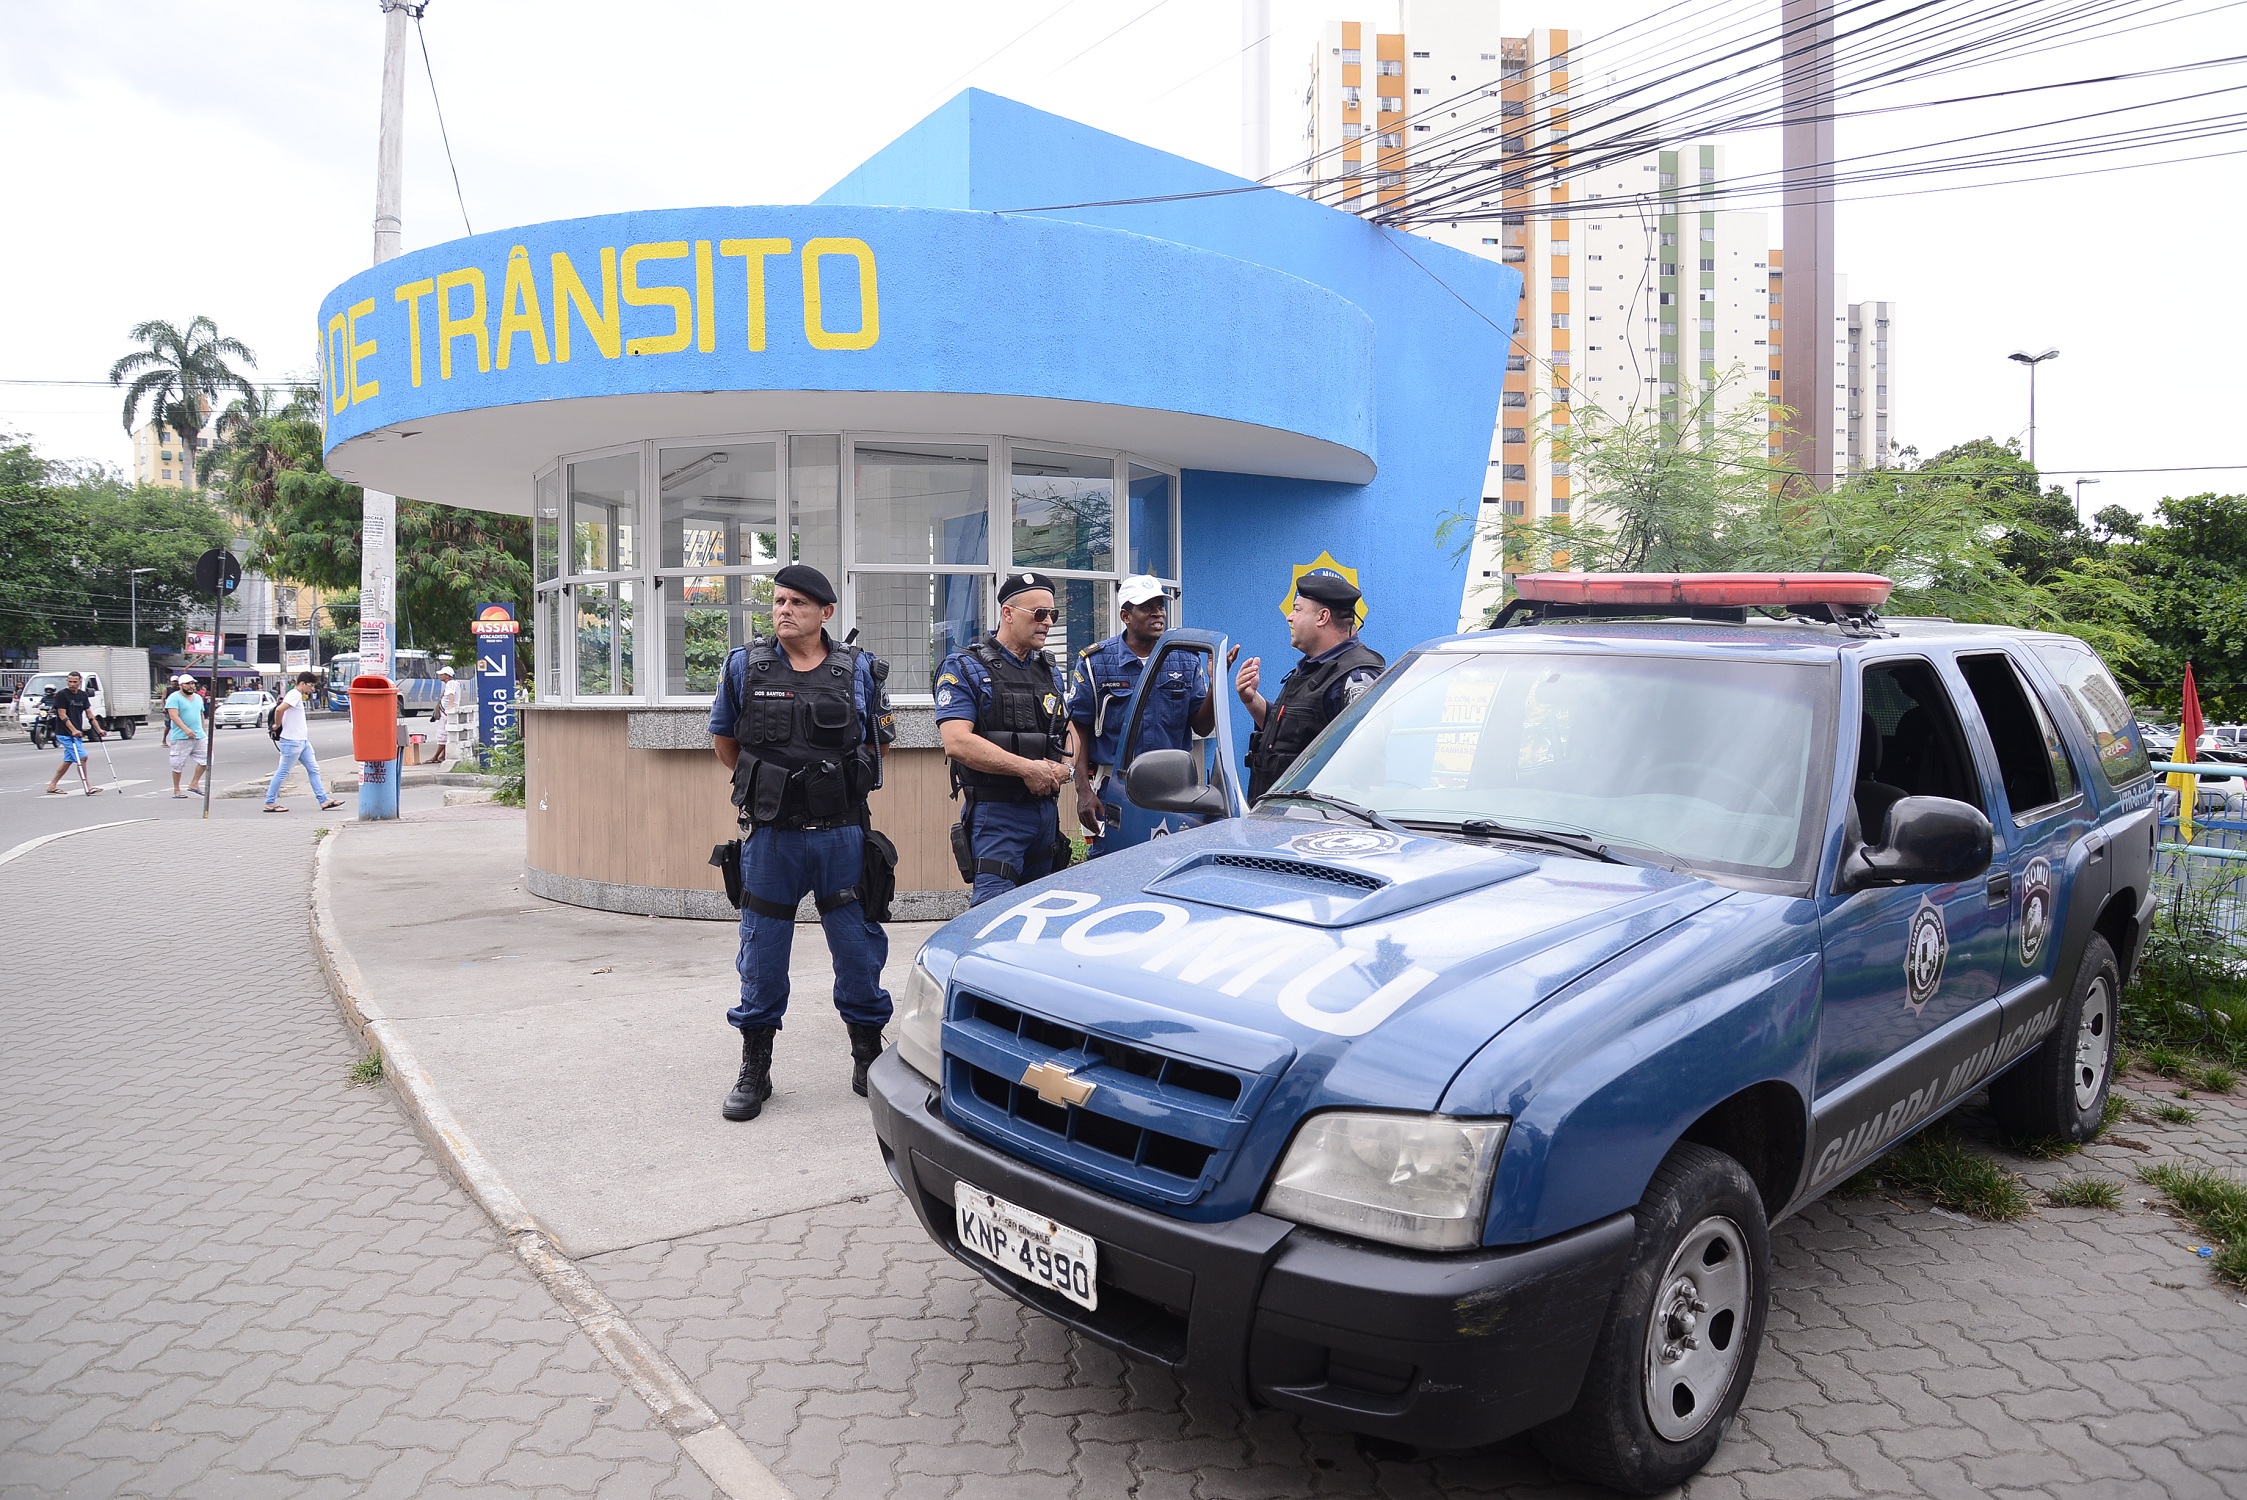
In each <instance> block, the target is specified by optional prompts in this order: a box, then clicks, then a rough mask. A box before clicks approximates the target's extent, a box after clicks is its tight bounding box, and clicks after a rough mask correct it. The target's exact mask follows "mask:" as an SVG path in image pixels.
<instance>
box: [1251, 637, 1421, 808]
mask: <svg viewBox="0 0 2247 1500" xmlns="http://www.w3.org/2000/svg"><path fill="white" fill-rule="evenodd" d="M1388 664H1389V663H1388V661H1387V659H1386V658H1384V657H1383V656H1382V655H1381V653H1380V652H1378V651H1376V650H1374V649H1373V648H1372V647H1371V646H1368V645H1366V644H1365V643H1364V642H1363V641H1358V640H1352V641H1351V642H1350V644H1349V647H1348V649H1346V650H1344V651H1342V652H1341V653H1340V654H1339V655H1337V656H1335V657H1333V658H1332V659H1331V660H1328V661H1322V662H1320V663H1319V664H1318V665H1317V666H1315V667H1313V666H1307V665H1305V664H1304V663H1301V662H1298V663H1296V666H1295V670H1294V671H1292V672H1289V673H1288V674H1287V677H1286V679H1285V680H1284V681H1282V682H1281V683H1280V695H1279V698H1278V699H1277V700H1276V701H1275V702H1274V703H1273V704H1272V707H1271V710H1270V711H1269V712H1268V713H1266V714H1265V716H1264V727H1263V728H1262V729H1259V730H1257V731H1256V732H1255V733H1254V734H1252V735H1250V736H1249V740H1248V756H1247V761H1248V800H1249V801H1251V802H1254V801H1255V800H1256V799H1257V798H1259V797H1261V796H1263V795H1264V794H1265V793H1266V792H1268V791H1270V790H1271V789H1272V784H1273V783H1274V782H1276V781H1278V780H1279V779H1280V778H1281V777H1282V776H1284V775H1286V774H1287V768H1288V767H1289V766H1292V765H1294V764H1295V757H1296V756H1298V755H1301V754H1302V753H1303V750H1304V747H1306V746H1307V745H1309V744H1310V743H1311V741H1313V740H1315V739H1317V738H1318V734H1319V731H1320V730H1322V729H1324V728H1326V726H1327V724H1328V722H1329V720H1330V719H1331V718H1332V715H1330V714H1328V713H1327V711H1326V691H1327V689H1328V688H1330V687H1332V686H1333V685H1334V684H1335V683H1336V682H1338V681H1340V680H1341V679H1342V678H1344V677H1347V676H1349V675H1350V674H1351V673H1352V672H1356V671H1359V670H1361V669H1363V668H1366V667H1372V668H1374V669H1376V670H1380V669H1383V668H1386V667H1387V666H1388Z"/></svg>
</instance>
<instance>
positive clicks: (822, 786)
mask: <svg viewBox="0 0 2247 1500" xmlns="http://www.w3.org/2000/svg"><path fill="white" fill-rule="evenodd" d="M857 682H858V648H857V647H856V646H838V645H836V644H834V643H833V642H831V641H830V642H829V643H828V648H827V659H826V660H825V661H822V662H821V663H820V664H819V665H818V666H816V667H813V668H812V669H811V670H810V671H808V672H799V671H797V670H796V668H795V667H794V665H793V664H791V663H790V662H789V660H788V653H787V652H786V651H784V650H782V649H781V647H780V643H779V642H778V641H777V640H758V641H756V642H755V643H753V644H752V645H750V646H749V647H748V660H747V662H746V663H745V670H744V671H743V673H742V683H741V706H740V711H739V715H738V717H736V719H735V720H734V728H733V737H734V741H735V742H736V743H737V744H738V745H740V747H741V754H740V758H739V759H737V760H736V761H735V762H734V768H733V788H734V791H733V800H734V803H735V805H736V806H738V807H739V808H740V809H741V810H742V812H743V814H744V815H745V816H747V817H748V819H749V821H750V822H752V823H755V824H757V825H759V826H763V825H766V824H772V825H776V826H778V827H782V828H814V827H836V826H839V825H841V824H844V823H853V822H856V821H858V818H859V813H860V810H861V808H862V807H863V805H864V804H865V801H866V793H867V791H868V790H869V786H870V782H871V768H870V767H869V765H868V764H867V757H866V754H865V753H864V747H863V744H862V741H863V739H864V736H863V735H862V734H861V733H860V725H859V721H858V701H857V692H856V689H857Z"/></svg>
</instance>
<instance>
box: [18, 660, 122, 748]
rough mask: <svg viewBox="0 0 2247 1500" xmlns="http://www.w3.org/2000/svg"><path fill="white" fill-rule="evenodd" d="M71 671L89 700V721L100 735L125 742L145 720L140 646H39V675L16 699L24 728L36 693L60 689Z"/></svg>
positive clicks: (36, 699)
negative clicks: (91, 716) (91, 712)
mask: <svg viewBox="0 0 2247 1500" xmlns="http://www.w3.org/2000/svg"><path fill="white" fill-rule="evenodd" d="M72 672H76V673H79V674H80V675H81V676H82V677H83V678H84V679H85V691H86V693H87V694H88V695H89V696H90V697H91V698H92V699H93V700H94V718H95V719H96V720H98V721H99V722H100V724H101V727H102V729H103V731H104V732H106V733H112V734H115V735H116V736H117V737H118V738H119V739H121V740H129V739H131V738H132V737H133V736H134V735H135V734H136V733H138V732H139V730H140V726H141V725H143V724H145V723H147V722H148V717H149V713H150V703H149V696H150V695H149V687H150V678H149V666H148V651H147V649H146V648H145V647H140V646H41V647H40V648H39V674H38V675H37V676H36V677H33V678H32V679H31V680H30V681H29V682H27V683H25V684H24V691H23V693H22V694H20V695H19V696H18V699H17V702H18V705H19V710H18V712H19V717H21V718H23V720H24V722H25V723H26V724H28V723H29V718H28V713H29V711H30V710H31V709H33V708H35V707H36V706H37V705H38V702H39V699H40V690H41V689H42V688H47V687H57V688H59V687H61V686H62V685H63V683H64V681H65V680H66V679H67V676H68V674H69V673H72Z"/></svg>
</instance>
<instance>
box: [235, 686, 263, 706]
mask: <svg viewBox="0 0 2247 1500" xmlns="http://www.w3.org/2000/svg"><path fill="white" fill-rule="evenodd" d="M264 698H265V694H264V693H262V692H260V691H258V690H257V689H256V688H236V689H235V690H234V691H233V692H231V693H228V694H227V695H226V701H227V702H229V703H247V704H249V705H250V706H252V707H253V708H254V707H256V706H257V705H258V704H259V703H261V702H263V701H264Z"/></svg>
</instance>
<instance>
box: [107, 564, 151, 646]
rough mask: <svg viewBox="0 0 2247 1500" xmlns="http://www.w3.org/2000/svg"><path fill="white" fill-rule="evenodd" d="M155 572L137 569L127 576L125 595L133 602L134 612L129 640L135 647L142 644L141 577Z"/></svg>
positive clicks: (147, 569)
mask: <svg viewBox="0 0 2247 1500" xmlns="http://www.w3.org/2000/svg"><path fill="white" fill-rule="evenodd" d="M155 571H156V570H155V569H154V568H135V569H133V570H132V571H131V572H130V573H127V574H126V575H125V593H126V596H127V597H128V598H130V599H131V601H132V610H133V625H132V631H133V633H132V635H131V636H130V637H129V640H130V642H131V644H133V645H135V646H138V645H139V644H140V575H141V574H143V573H153V572H155ZM111 597H113V598H114V597H115V596H114V595H112V596H111Z"/></svg>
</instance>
